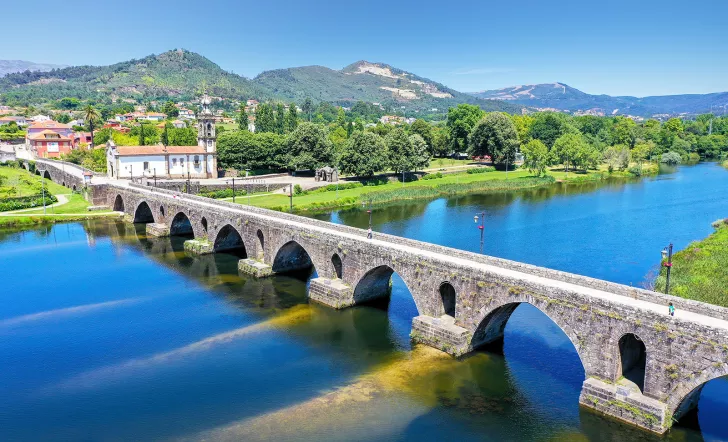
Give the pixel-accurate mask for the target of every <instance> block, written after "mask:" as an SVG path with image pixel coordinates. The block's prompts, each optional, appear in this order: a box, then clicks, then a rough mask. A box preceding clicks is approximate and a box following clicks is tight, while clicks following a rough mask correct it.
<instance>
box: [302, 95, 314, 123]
mask: <svg viewBox="0 0 728 442" xmlns="http://www.w3.org/2000/svg"><path fill="white" fill-rule="evenodd" d="M301 111H302V112H303V116H304V117H305V118H306V121H311V114H312V113H313V102H312V101H311V99H310V98H309V97H306V100H305V101H304V102H303V106H301Z"/></svg>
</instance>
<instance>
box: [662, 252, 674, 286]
mask: <svg viewBox="0 0 728 442" xmlns="http://www.w3.org/2000/svg"><path fill="white" fill-rule="evenodd" d="M665 258H667V262H666V263H664V264H663V266H665V267H667V281H666V282H665V294H666V295H669V294H670V270H672V243H670V245H669V246H667V247H665V248H664V249H662V259H663V260H664V259H665Z"/></svg>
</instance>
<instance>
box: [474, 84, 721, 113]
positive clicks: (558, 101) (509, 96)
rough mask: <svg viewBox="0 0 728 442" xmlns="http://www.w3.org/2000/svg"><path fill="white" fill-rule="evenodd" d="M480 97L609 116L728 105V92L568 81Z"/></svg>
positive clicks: (703, 109) (490, 92)
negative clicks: (645, 92)
mask: <svg viewBox="0 0 728 442" xmlns="http://www.w3.org/2000/svg"><path fill="white" fill-rule="evenodd" d="M471 95H473V96H475V97H479V98H487V99H493V100H503V101H508V102H512V103H518V104H522V105H524V106H528V107H535V108H539V109H543V108H553V109H559V110H565V111H570V112H578V111H582V112H584V111H590V110H591V111H596V112H601V113H604V114H606V115H611V114H619V115H638V116H644V117H649V116H653V115H658V114H700V113H706V112H709V111H710V107H711V106H714V107H719V106H725V105H727V104H728V92H717V93H713V94H685V95H664V96H652V97H643V98H638V97H629V96H616V97H614V96H611V95H592V94H587V93H585V92H582V91H580V90H578V89H575V88H573V87H571V86H569V85H566V84H564V83H546V84H531V85H522V86H513V87H507V88H503V89H495V90H486V91H480V92H473V93H471Z"/></svg>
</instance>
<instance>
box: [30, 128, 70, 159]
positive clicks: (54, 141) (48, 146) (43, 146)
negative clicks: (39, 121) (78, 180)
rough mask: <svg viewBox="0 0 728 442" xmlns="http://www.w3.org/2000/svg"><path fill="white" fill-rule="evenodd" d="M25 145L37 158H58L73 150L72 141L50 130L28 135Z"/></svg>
mask: <svg viewBox="0 0 728 442" xmlns="http://www.w3.org/2000/svg"><path fill="white" fill-rule="evenodd" d="M27 144H28V147H29V148H30V150H31V152H33V153H34V154H35V156H36V157H38V158H59V157H60V156H61V155H66V154H68V153H69V152H70V151H71V149H72V148H73V146H72V145H73V140H72V139H71V137H69V136H67V135H61V134H59V133H58V132H54V131H52V130H50V129H46V130H43V131H41V132H38V133H34V134H33V135H28V138H27Z"/></svg>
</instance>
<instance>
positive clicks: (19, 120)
mask: <svg viewBox="0 0 728 442" xmlns="http://www.w3.org/2000/svg"><path fill="white" fill-rule="evenodd" d="M10 123H15V124H17V125H18V126H27V125H28V120H27V119H26V118H25V117H20V116H8V117H0V126H2V125H5V124H10Z"/></svg>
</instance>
